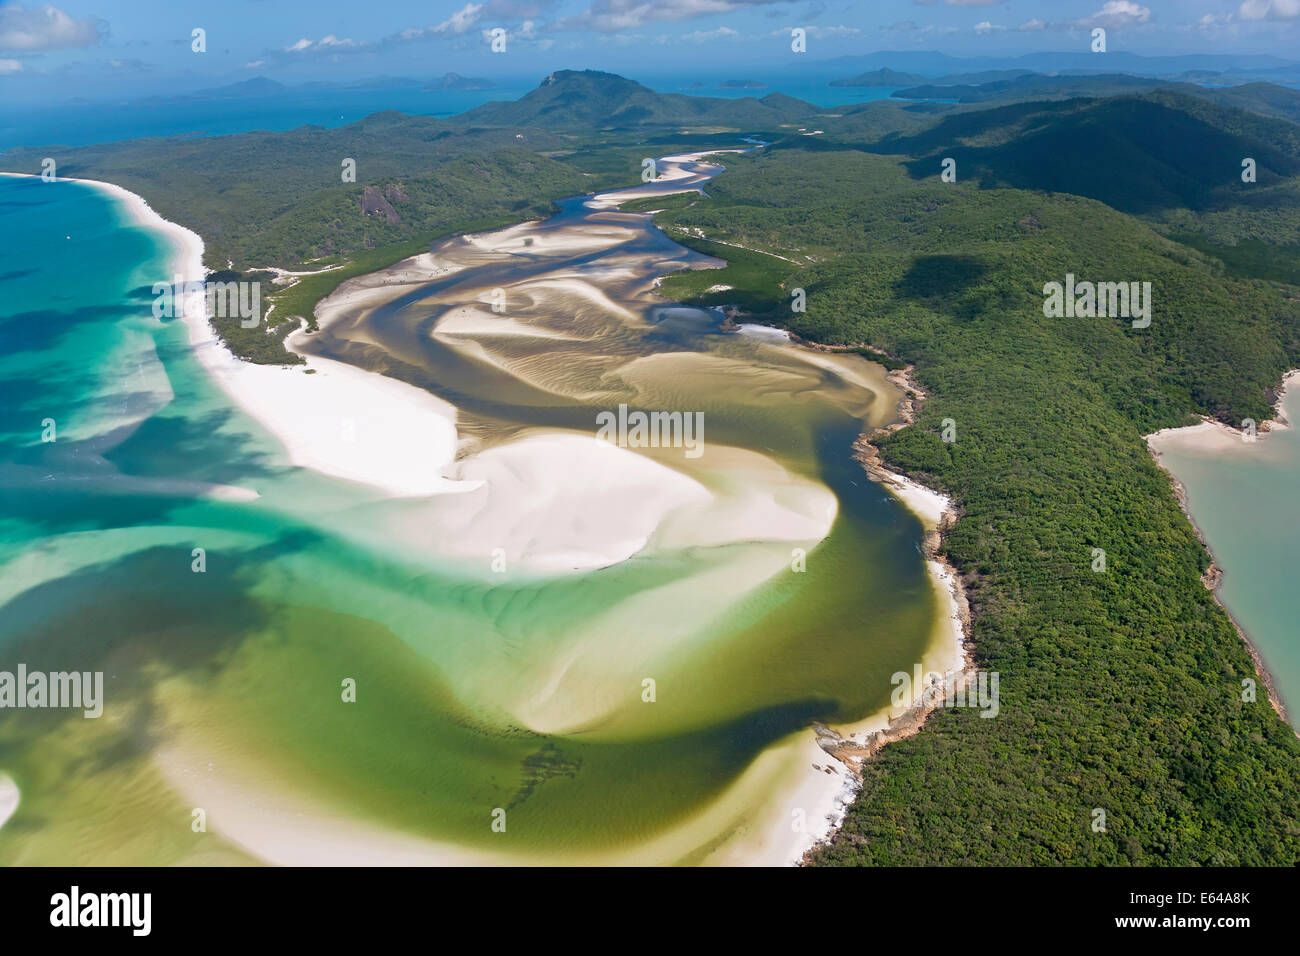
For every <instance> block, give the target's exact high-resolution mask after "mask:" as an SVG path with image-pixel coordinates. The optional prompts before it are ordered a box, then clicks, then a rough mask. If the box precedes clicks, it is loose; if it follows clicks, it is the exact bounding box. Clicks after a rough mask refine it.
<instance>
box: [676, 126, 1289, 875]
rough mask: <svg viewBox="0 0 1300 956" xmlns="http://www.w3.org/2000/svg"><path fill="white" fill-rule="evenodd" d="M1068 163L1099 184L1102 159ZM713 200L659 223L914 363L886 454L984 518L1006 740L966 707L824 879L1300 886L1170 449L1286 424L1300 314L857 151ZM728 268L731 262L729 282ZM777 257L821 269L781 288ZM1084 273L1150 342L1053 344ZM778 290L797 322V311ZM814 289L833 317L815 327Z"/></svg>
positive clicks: (983, 599)
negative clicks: (971, 870)
mask: <svg viewBox="0 0 1300 956" xmlns="http://www.w3.org/2000/svg"><path fill="white" fill-rule="evenodd" d="M1072 109H1073V110H1075V111H1078V110H1079V109H1080V107H1078V106H1076V107H1073V108H1072ZM1086 115H1087V114H1085V117H1086ZM1091 115H1092V116H1093V117H1094V119H1097V123H1098V125H1100V122H1101V121H1100V119H1098V117H1100V116H1108V115H1111V114H1109V113H1101V114H1096V113H1094V114H1091ZM1119 115H1120V116H1123V115H1124V114H1123V112H1122V111H1121V113H1120V114H1119ZM1136 115H1137V116H1144V115H1149V114H1145V113H1138V114H1136ZM1083 118H1084V117H1080V119H1083ZM1234 119H1237V118H1234ZM1121 128H1123V129H1127V130H1130V131H1131V132H1136V130H1137V126H1136V124H1134V123H1128V124H1126V125H1124V126H1123V127H1121ZM1025 129H1026V134H1027V135H1034V132H1035V131H1036V130H1037V129H1038V127H1037V126H1035V125H1034V124H1032V123H1031V124H1029V125H1028V126H1027V127H1026V128H1025ZM1071 129H1073V130H1074V131H1075V132H1078V131H1081V130H1083V131H1089V130H1091V131H1093V132H1099V131H1097V130H1094V129H1093V127H1091V126H1089V125H1088V124H1087V123H1083V124H1082V125H1079V126H1075V127H1071ZM1217 134H1218V136H1219V137H1221V138H1229V139H1230V138H1231V137H1233V136H1234V135H1235V133H1234V132H1233V131H1232V130H1229V129H1219V130H1218V131H1217ZM1059 142H1060V143H1061V144H1062V145H1064V144H1065V143H1070V144H1071V147H1072V148H1071V149H1070V151H1069V153H1068V156H1069V157H1072V162H1073V168H1074V169H1075V170H1076V171H1078V172H1079V174H1080V175H1081V176H1082V175H1083V174H1084V171H1085V169H1086V167H1087V166H1088V165H1089V164H1090V163H1091V162H1093V161H1094V156H1093V153H1092V151H1091V150H1090V149H1088V148H1084V144H1086V143H1087V142H1088V140H1086V139H1083V140H1079V139H1075V140H1073V141H1071V140H1068V139H1065V138H1062V139H1061V140H1059ZM1102 142H1103V144H1104V145H1106V146H1109V147H1112V148H1117V149H1120V152H1121V156H1122V157H1123V158H1124V159H1126V160H1127V161H1128V162H1129V163H1132V164H1137V165H1132V166H1128V167H1124V168H1126V169H1127V171H1128V172H1129V173H1130V174H1133V175H1137V176H1139V177H1142V178H1143V181H1146V177H1148V176H1150V175H1155V174H1152V173H1148V172H1147V171H1146V170H1144V169H1142V167H1141V165H1140V164H1141V163H1142V162H1143V161H1144V160H1143V157H1145V156H1147V155H1149V152H1150V150H1151V149H1152V148H1153V147H1152V144H1151V143H1150V141H1149V138H1147V137H1139V138H1138V139H1136V140H1133V141H1129V142H1128V143H1127V144H1124V143H1122V142H1121V141H1120V140H1119V139H1111V138H1107V139H1104V140H1103V141H1102ZM832 145H834V144H832ZM1182 145H1183V147H1184V148H1185V149H1188V150H1191V151H1193V152H1194V151H1195V148H1194V147H1195V143H1194V142H1184V143H1183V144H1182ZM959 155H960V153H959ZM1098 161H1104V157H1099V158H1098ZM934 168H935V170H937V166H935V167H934ZM1068 168H1069V167H1067V166H1065V165H1062V166H1060V167H1057V169H1058V170H1059V172H1060V173H1065V172H1067V171H1068ZM709 197H710V198H699V199H693V200H688V201H686V202H680V203H677V204H675V205H674V206H673V207H672V208H671V209H669V210H668V211H666V212H665V213H662V214H660V215H659V216H657V217H656V218H657V221H660V222H662V223H663V225H664V226H665V227H666V228H667V229H668V230H669V231H670V233H676V232H677V231H679V230H688V229H689V230H692V231H693V232H696V233H697V234H698V233H703V235H704V236H706V237H707V238H708V239H716V240H721V241H722V242H725V243H728V244H735V245H739V246H742V247H744V248H745V250H747V251H746V252H745V253H744V255H743V256H741V257H739V258H738V259H737V261H736V262H735V263H733V264H732V266H731V267H729V268H728V270H727V272H726V273H725V275H726V276H727V278H726V280H725V281H727V282H728V283H731V284H733V285H734V286H735V289H734V290H733V291H731V292H729V293H728V297H729V298H730V299H731V301H738V302H749V301H753V302H760V303H766V304H765V306H764V308H765V311H766V315H765V316H764V321H768V322H777V323H779V324H781V325H783V326H785V327H787V328H790V329H792V330H793V331H795V332H797V333H798V334H799V335H801V336H803V337H805V338H808V339H811V340H813V341H818V342H824V343H831V344H846V345H854V346H869V347H871V348H874V349H883V350H885V351H886V352H888V353H889V354H891V355H893V356H896V357H898V358H900V359H903V360H906V361H908V362H910V363H914V364H915V371H914V377H915V379H916V381H917V382H918V383H919V385H920V386H921V387H922V388H924V389H925V391H926V392H927V394H928V396H929V398H928V400H927V401H926V403H925V405H924V407H923V409H922V411H921V414H920V417H919V420H918V421H917V422H916V424H914V425H913V426H911V427H908V428H905V429H903V430H901V431H899V432H897V433H895V434H893V435H891V436H889V437H888V438H885V439H883V440H881V441H880V442H879V443H878V444H880V445H881V447H882V455H883V458H884V460H885V461H886V462H888V463H889V464H890V465H891V466H892V467H894V468H896V469H898V470H901V471H903V472H905V473H907V474H909V475H911V476H913V477H915V478H918V479H920V480H921V481H923V482H925V483H926V484H928V485H930V486H931V487H934V488H938V489H942V490H944V491H946V492H948V493H950V494H952V495H953V497H954V499H955V501H956V503H957V505H958V507H959V508H960V515H961V516H960V519H959V520H958V522H957V523H956V525H955V526H954V527H953V528H952V529H950V530H949V531H948V532H947V534H946V536H945V543H944V547H943V550H944V553H945V554H946V555H947V556H948V557H949V559H950V560H952V562H953V563H954V565H955V567H956V568H957V570H958V572H959V574H960V575H961V576H962V579H963V581H964V583H965V585H966V587H967V590H968V593H969V595H970V598H971V605H972V612H973V615H974V622H973V628H972V633H973V639H974V648H975V657H976V666H977V667H978V668H979V669H980V670H982V671H985V672H996V673H998V674H999V675H1000V679H1001V711H1000V714H999V716H998V717H997V718H996V719H982V718H981V717H980V716H979V714H978V713H977V712H976V711H974V710H971V709H961V708H958V709H941V710H938V711H936V712H935V713H933V714H932V715H931V716H930V717H929V720H928V722H927V724H926V726H925V729H924V730H923V731H922V732H921V733H919V734H918V735H916V736H915V737H912V738H910V739H907V740H903V741H900V742H896V743H892V744H890V745H889V746H887V747H885V748H884V750H883V751H881V752H880V753H879V754H878V755H877V756H876V757H875V758H873V759H871V760H869V761H867V762H866V763H865V764H864V766H863V787H862V790H861V792H860V793H859V795H858V797H857V799H856V800H855V802H854V803H853V805H852V807H851V808H850V809H849V811H848V816H847V819H846V821H845V823H844V826H843V827H842V828H841V830H840V831H839V832H838V834H837V835H836V837H835V839H834V840H833V841H832V842H831V844H830V845H829V846H826V847H823V848H821V849H819V850H818V851H817V852H815V853H814V854H813V857H812V862H814V863H815V864H819V865H837V864H838V865H913V866H917V865H943V864H964V865H977V864H981V865H988V864H1002V865H1031V864H1037V865H1133V864H1141V865H1196V864H1214V865H1265V864H1267V865H1295V864H1296V863H1297V861H1300V831H1298V830H1297V828H1296V824H1295V821H1296V820H1297V819H1300V792H1297V790H1296V788H1295V786H1294V782H1295V780H1296V779H1298V778H1300V741H1298V740H1297V738H1296V735H1295V733H1294V732H1293V731H1292V730H1291V728H1290V727H1289V726H1288V725H1287V724H1286V723H1285V722H1284V721H1283V720H1281V719H1280V718H1279V717H1278V716H1277V715H1276V714H1275V713H1274V712H1273V711H1272V709H1271V708H1270V707H1269V705H1268V704H1267V702H1266V701H1264V700H1263V699H1262V698H1261V699H1260V700H1259V701H1256V702H1252V703H1246V702H1243V701H1242V699H1241V693H1240V691H1241V681H1242V680H1243V679H1244V678H1247V677H1255V674H1256V672H1255V668H1254V665H1253V663H1252V660H1251V657H1250V655H1249V653H1248V651H1247V648H1246V647H1245V645H1244V644H1243V642H1242V641H1241V639H1240V638H1239V636H1238V634H1237V632H1236V630H1235V629H1234V628H1233V625H1232V623H1231V622H1230V620H1229V619H1228V617H1227V615H1226V614H1225V613H1224V612H1223V610H1222V609H1221V608H1220V607H1218V606H1217V605H1216V604H1215V603H1214V601H1213V599H1212V596H1211V594H1210V592H1209V591H1207V590H1206V589H1205V587H1204V586H1203V585H1202V583H1201V580H1200V576H1201V574H1202V573H1203V572H1204V571H1205V569H1206V567H1207V566H1208V564H1209V556H1208V555H1207V553H1206V552H1205V549H1204V547H1202V546H1201V544H1200V543H1199V542H1198V541H1197V538H1196V536H1195V533H1194V531H1193V529H1192V527H1191V525H1190V524H1189V522H1188V521H1187V519H1186V517H1185V515H1184V514H1183V513H1182V511H1181V510H1180V508H1179V506H1178V503H1177V501H1176V499H1175V497H1174V494H1173V491H1172V488H1171V485H1170V481H1169V478H1168V476H1167V475H1166V474H1164V473H1163V472H1162V471H1160V470H1159V469H1158V468H1157V466H1156V465H1155V464H1154V462H1153V461H1152V459H1151V456H1150V454H1149V453H1148V451H1147V448H1146V445H1145V442H1144V440H1143V438H1142V436H1143V435H1144V434H1146V433H1149V432H1151V431H1153V430H1155V429H1157V428H1161V427H1166V426H1173V425H1178V424H1184V423H1187V422H1188V421H1190V420H1192V416H1194V415H1196V414H1201V413H1208V414H1212V415H1215V416H1218V417H1219V418H1221V419H1222V420H1224V421H1229V422H1233V423H1239V422H1240V421H1241V420H1242V419H1243V418H1245V417H1248V416H1249V417H1253V418H1255V419H1256V420H1262V419H1263V418H1264V417H1267V415H1268V414H1269V410H1270V408H1269V403H1270V400H1271V398H1272V396H1273V391H1272V390H1273V389H1274V388H1275V387H1276V385H1277V383H1278V381H1279V379H1280V377H1281V375H1282V374H1283V372H1285V371H1286V370H1287V369H1289V368H1294V367H1296V366H1297V365H1300V289H1297V288H1295V287H1287V286H1274V285H1272V284H1270V283H1267V282H1260V281H1254V280H1249V279H1245V278H1239V277H1234V276H1233V275H1231V274H1230V273H1228V272H1227V271H1226V270H1225V269H1224V267H1223V266H1222V264H1220V263H1219V262H1217V261H1216V260H1215V259H1213V258H1208V257H1206V256H1203V255H1201V254H1200V253H1198V252H1195V251H1193V250H1191V249H1189V248H1187V247H1186V246H1184V245H1180V244H1178V243H1175V242H1171V241H1169V240H1167V239H1165V238H1164V237H1162V236H1160V235H1158V234H1157V233H1156V232H1154V231H1153V230H1152V229H1151V228H1150V227H1149V226H1148V225H1147V224H1146V223H1144V222H1143V221H1141V220H1139V219H1136V218H1134V217H1133V216H1130V215H1127V214H1124V213H1122V212H1118V211H1116V210H1115V209H1112V208H1109V207H1108V206H1106V205H1103V204H1102V203H1100V202H1097V201H1096V200H1093V199H1087V198H1081V197H1079V196H1076V195H1069V194H1067V193H1065V192H1051V193H1049V192H1043V191H1040V190H1038V189H1037V188H1035V189H1013V188H1003V187H998V186H993V185H985V184H981V183H979V182H977V181H975V180H973V179H970V178H966V179H960V180H959V181H958V182H957V183H951V184H947V183H942V182H940V181H939V179H938V177H937V176H935V175H928V176H926V177H924V178H917V177H915V176H913V175H910V173H909V170H908V169H907V168H906V166H904V165H903V162H902V161H900V159H899V158H898V157H889V156H881V155H872V154H869V153H867V152H864V151H861V150H856V149H852V148H849V147H847V146H845V145H843V144H840V146H839V148H827V147H826V145H825V144H818V148H813V147H812V143H811V141H808V140H806V139H805V140H803V141H802V142H800V140H799V139H797V138H792V139H791V140H789V141H787V142H786V143H785V144H784V148H781V149H767V150H764V151H763V152H762V153H761V154H758V155H754V156H743V157H734V158H732V159H729V160H728V169H727V171H726V172H725V173H724V174H722V175H721V176H720V177H718V178H717V179H715V180H714V181H712V182H711V183H710V186H709ZM722 242H719V243H711V244H710V246H709V251H710V253H711V254H713V255H717V256H722V257H727V258H730V257H731V252H730V250H731V249H732V248H734V246H733V245H724V244H722ZM762 252H768V253H774V254H776V255H779V256H781V257H784V258H785V259H793V260H796V261H795V262H784V261H782V260H775V259H772V258H771V257H768V259H767V260H765V261H766V262H767V268H766V269H762V270H757V271H756V269H755V260H756V258H757V256H758V254H759V253H762ZM1067 272H1073V273H1075V274H1077V275H1080V276H1089V277H1094V278H1098V279H1103V280H1106V279H1115V280H1144V281H1150V282H1152V284H1153V287H1154V290H1155V291H1154V295H1155V301H1156V308H1155V314H1154V318H1153V322H1152V324H1151V326H1150V328H1149V329H1146V330H1135V329H1133V328H1131V327H1130V324H1129V323H1128V322H1127V321H1124V320H1120V319H1107V318H1103V319H1080V320H1062V319H1046V318H1044V316H1043V311H1042V305H1043V296H1042V288H1043V284H1044V283H1045V282H1047V281H1052V280H1056V281H1059V280H1061V279H1062V277H1063V276H1064V275H1065V274H1066V273H1067ZM714 275H715V276H716V275H717V273H715V274H714ZM707 276H708V273H684V274H678V275H672V276H669V277H667V278H666V279H665V280H664V282H663V285H662V291H663V293H664V294H665V295H668V296H673V297H683V298H688V299H692V298H693V299H697V300H698V301H701V302H704V303H715V302H716V297H710V295H709V294H707V293H705V292H704V291H703V290H704V289H707V288H708V287H709V283H708V281H707ZM715 281H716V280H715ZM774 286H775V287H779V288H780V289H781V293H780V294H779V301H783V302H785V303H787V306H786V308H785V309H773V308H772V307H771V304H770V303H771V301H772V299H773V295H772V289H773V287H774ZM794 288H803V289H805V290H806V293H807V311H806V312H804V313H791V312H789V311H788V302H789V298H788V295H789V290H791V289H794ZM947 419H951V420H952V421H953V422H954V423H955V427H956V436H957V438H956V441H955V442H945V441H944V440H943V439H942V437H941V433H942V431H943V423H944V422H945V420H947ZM1094 547H1099V548H1102V549H1104V550H1105V551H1106V554H1107V556H1108V565H1107V571H1106V572H1105V573H1097V572H1095V571H1094V570H1093V569H1092V567H1091V561H1092V556H1093V552H1092V549H1093V548H1094ZM1098 808H1100V809H1103V810H1104V811H1105V812H1106V824H1107V825H1106V829H1105V831H1104V832H1098V831H1095V830H1094V829H1093V827H1092V823H1093V820H1094V811H1095V810H1096V809H1098Z"/></svg>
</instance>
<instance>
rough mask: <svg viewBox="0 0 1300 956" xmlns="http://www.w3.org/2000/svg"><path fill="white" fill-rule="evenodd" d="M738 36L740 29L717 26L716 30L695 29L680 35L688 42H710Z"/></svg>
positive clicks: (732, 38)
mask: <svg viewBox="0 0 1300 956" xmlns="http://www.w3.org/2000/svg"><path fill="white" fill-rule="evenodd" d="M738 36H740V31H738V30H733V29H731V27H718V28H717V29H716V30H696V31H694V32H693V33H686V34H683V35H682V39H683V40H685V41H686V42H688V43H712V42H714V41H717V40H734V39H736V37H738Z"/></svg>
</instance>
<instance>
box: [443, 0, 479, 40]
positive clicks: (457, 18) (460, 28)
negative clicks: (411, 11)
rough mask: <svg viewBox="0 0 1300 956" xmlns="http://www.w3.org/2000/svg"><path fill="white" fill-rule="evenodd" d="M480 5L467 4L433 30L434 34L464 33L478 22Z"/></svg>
mask: <svg viewBox="0 0 1300 956" xmlns="http://www.w3.org/2000/svg"><path fill="white" fill-rule="evenodd" d="M482 9H483V4H481V3H467V4H465V6H463V7H461V8H460V9H459V10H457V11H456V12H455V13H453V14H452V15H451V16H449V17H448V18H447V19H446V20H443V21H442V22H441V23H439V24H438V25H437V26H436V27H434V28H433V32H434V33H464V32H465V31H466V30H468V29H469V28H470V27H472V26H474V24H475V23H477V22H478V19H479V14H480V12H481V11H482Z"/></svg>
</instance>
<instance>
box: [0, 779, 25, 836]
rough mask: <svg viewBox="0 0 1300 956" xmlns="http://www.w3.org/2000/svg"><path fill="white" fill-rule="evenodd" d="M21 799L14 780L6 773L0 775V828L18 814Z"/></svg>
mask: <svg viewBox="0 0 1300 956" xmlns="http://www.w3.org/2000/svg"><path fill="white" fill-rule="evenodd" d="M21 799H22V793H21V792H20V791H19V790H18V784H17V783H15V782H14V778H13V777H11V776H9V774H7V773H0V827H2V826H4V825H5V824H6V823H7V822H8V821H9V818H10V817H12V816H13V815H14V814H15V813H17V812H18V803H19V801H20V800H21Z"/></svg>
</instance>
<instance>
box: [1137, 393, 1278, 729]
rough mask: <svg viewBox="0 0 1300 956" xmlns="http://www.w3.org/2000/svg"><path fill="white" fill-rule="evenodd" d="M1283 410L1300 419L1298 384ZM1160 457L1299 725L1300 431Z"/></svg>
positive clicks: (1174, 450)
mask: <svg viewBox="0 0 1300 956" xmlns="http://www.w3.org/2000/svg"><path fill="white" fill-rule="evenodd" d="M1284 411H1285V414H1286V416H1287V419H1288V420H1289V421H1291V422H1300V395H1297V394H1296V389H1295V388H1294V387H1292V388H1290V389H1288V393H1287V398H1286V401H1285V405H1284ZM1161 462H1162V463H1163V464H1164V466H1165V467H1166V468H1168V469H1169V470H1170V471H1171V472H1173V474H1174V475H1175V476H1176V477H1177V478H1178V480H1179V481H1181V482H1182V483H1183V486H1184V487H1185V488H1186V489H1187V502H1188V507H1189V509H1190V510H1191V513H1192V517H1193V518H1194V519H1195V521H1196V524H1197V526H1198V527H1199V528H1200V529H1201V532H1202V533H1203V534H1204V535H1205V539H1206V542H1207V544H1208V545H1209V547H1210V550H1211V552H1213V554H1214V558H1215V561H1216V562H1217V563H1218V565H1219V567H1220V568H1222V569H1223V573H1224V576H1223V581H1222V583H1221V584H1220V586H1219V598H1220V599H1221V600H1222V601H1223V603H1224V605H1225V606H1226V607H1227V608H1228V610H1229V611H1230V612H1231V614H1232V616H1233V617H1234V618H1235V619H1236V620H1237V622H1238V623H1239V624H1240V625H1241V626H1242V627H1243V628H1244V629H1245V631H1246V633H1247V634H1248V635H1249V636H1250V639H1251V642H1252V643H1253V644H1254V645H1255V647H1256V649H1257V650H1258V651H1259V653H1260V656H1261V657H1263V659H1264V663H1265V665H1266V666H1267V667H1268V670H1269V673H1270V674H1272V676H1273V680H1274V682H1275V685H1276V688H1277V690H1278V692H1279V694H1280V696H1281V697H1282V701H1283V703H1284V704H1285V705H1286V708H1287V715H1288V717H1289V718H1290V720H1291V724H1292V726H1295V727H1296V728H1298V729H1300V630H1298V629H1297V627H1296V621H1297V620H1300V589H1297V588H1296V586H1295V577H1296V568H1297V567H1300V536H1298V535H1297V534H1296V528H1297V527H1300V483H1298V482H1297V480H1296V476H1297V475H1300V430H1297V429H1296V428H1295V427H1292V428H1288V429H1284V430H1278V431H1273V432H1270V433H1267V434H1261V435H1260V436H1259V437H1258V439H1257V440H1256V441H1255V442H1254V443H1246V442H1242V443H1240V444H1237V443H1233V444H1232V446H1231V447H1229V448H1228V449H1226V450H1219V451H1214V452H1202V451H1198V450H1196V449H1194V448H1189V447H1171V448H1169V449H1167V450H1165V451H1164V452H1162V455H1161ZM1261 693H1262V690H1261Z"/></svg>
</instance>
